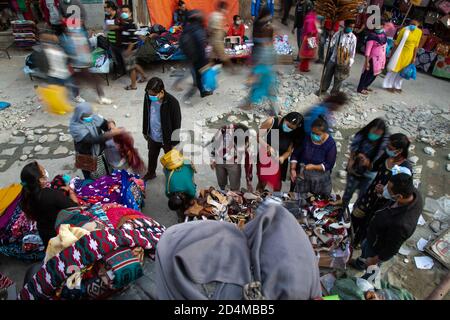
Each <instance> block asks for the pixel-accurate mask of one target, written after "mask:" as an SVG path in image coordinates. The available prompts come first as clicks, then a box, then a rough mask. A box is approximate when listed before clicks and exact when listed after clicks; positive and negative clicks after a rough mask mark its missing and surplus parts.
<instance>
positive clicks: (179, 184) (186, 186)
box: [164, 160, 197, 198]
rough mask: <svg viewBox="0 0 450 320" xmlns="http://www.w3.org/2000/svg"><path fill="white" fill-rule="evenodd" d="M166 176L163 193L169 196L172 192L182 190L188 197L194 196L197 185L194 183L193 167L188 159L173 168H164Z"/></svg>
mask: <svg viewBox="0 0 450 320" xmlns="http://www.w3.org/2000/svg"><path fill="white" fill-rule="evenodd" d="M164 175H165V177H166V191H165V194H166V196H167V197H169V196H170V195H171V194H172V193H175V192H182V193H185V194H186V195H187V196H189V197H190V198H195V196H196V192H197V186H196V185H195V183H194V169H193V168H192V165H191V163H190V162H189V161H187V160H185V161H184V163H183V165H182V166H181V167H179V168H177V169H175V170H167V169H166V168H164Z"/></svg>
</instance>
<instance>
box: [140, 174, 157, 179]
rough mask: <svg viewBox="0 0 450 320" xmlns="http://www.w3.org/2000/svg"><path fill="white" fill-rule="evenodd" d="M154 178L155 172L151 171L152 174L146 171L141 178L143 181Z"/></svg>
mask: <svg viewBox="0 0 450 320" xmlns="http://www.w3.org/2000/svg"><path fill="white" fill-rule="evenodd" d="M155 178H156V173H153V174H149V173H147V174H146V175H145V176H144V177H143V178H142V179H143V180H144V181H149V180H153V179H155Z"/></svg>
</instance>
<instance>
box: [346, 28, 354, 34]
mask: <svg viewBox="0 0 450 320" xmlns="http://www.w3.org/2000/svg"><path fill="white" fill-rule="evenodd" d="M352 31H353V28H350V27H345V29H344V32H345V33H350V32H352Z"/></svg>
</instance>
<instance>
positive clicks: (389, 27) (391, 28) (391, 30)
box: [384, 22, 397, 38]
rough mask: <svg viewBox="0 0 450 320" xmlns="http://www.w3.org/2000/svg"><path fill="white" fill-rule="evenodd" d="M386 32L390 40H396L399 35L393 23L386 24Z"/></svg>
mask: <svg viewBox="0 0 450 320" xmlns="http://www.w3.org/2000/svg"><path fill="white" fill-rule="evenodd" d="M384 32H385V33H386V35H387V37H388V38H394V37H395V34H396V33H397V28H396V27H395V25H394V24H393V23H392V22H386V23H385V24H384Z"/></svg>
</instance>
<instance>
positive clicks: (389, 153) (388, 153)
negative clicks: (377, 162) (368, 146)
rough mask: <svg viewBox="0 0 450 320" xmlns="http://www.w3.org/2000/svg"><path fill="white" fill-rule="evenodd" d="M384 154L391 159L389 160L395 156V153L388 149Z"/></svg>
mask: <svg viewBox="0 0 450 320" xmlns="http://www.w3.org/2000/svg"><path fill="white" fill-rule="evenodd" d="M386 154H387V155H388V156H389V157H391V158H393V157H396V156H397V152H395V151H391V150H389V149H386Z"/></svg>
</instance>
